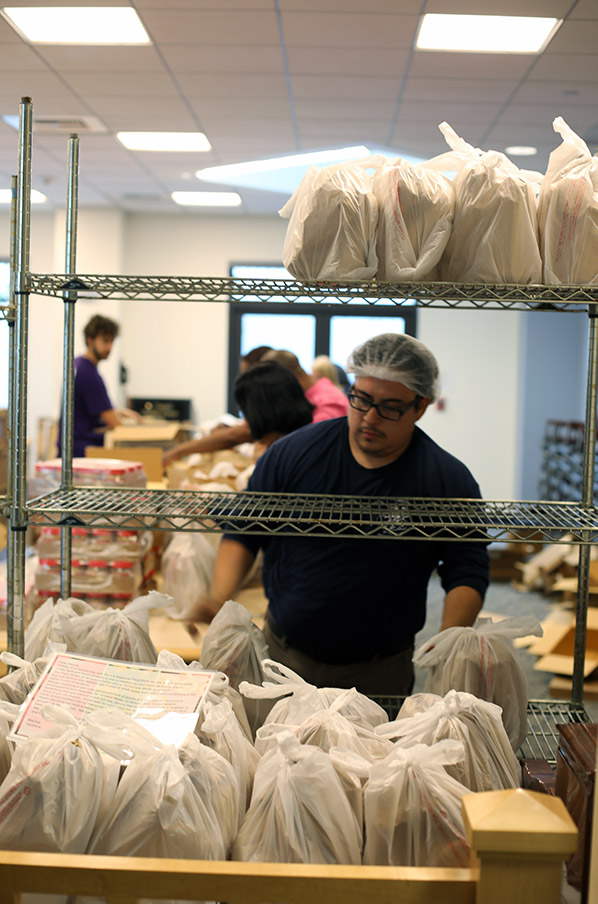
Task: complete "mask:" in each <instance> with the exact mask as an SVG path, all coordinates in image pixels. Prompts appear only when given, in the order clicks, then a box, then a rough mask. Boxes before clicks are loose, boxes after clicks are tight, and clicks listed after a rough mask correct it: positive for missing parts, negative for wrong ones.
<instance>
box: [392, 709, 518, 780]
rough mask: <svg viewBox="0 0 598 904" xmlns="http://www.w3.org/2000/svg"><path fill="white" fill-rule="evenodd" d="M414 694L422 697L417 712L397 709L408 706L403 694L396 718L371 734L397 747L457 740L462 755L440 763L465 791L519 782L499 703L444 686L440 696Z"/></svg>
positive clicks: (515, 761)
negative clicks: (446, 690)
mask: <svg viewBox="0 0 598 904" xmlns="http://www.w3.org/2000/svg"><path fill="white" fill-rule="evenodd" d="M414 696H415V698H418V697H421V698H423V700H422V701H421V703H422V707H421V709H420V710H419V712H417V713H416V714H415V715H412V716H408V715H407V716H403V715H402V713H403V708H404V707H405V704H407V706H406V711H407V712H408V711H410V709H412V708H413V707H410V706H409V698H407V700H406V701H405V703H404V704H403V707H402V708H401V711H400V712H399V715H398V717H397V719H396V721H394V722H389V723H388V725H381V726H379V727H378V728H377V729H376V734H378V735H380V737H384V738H393V739H396V744H397V745H398V746H399V747H412V746H413V745H414V744H427V745H428V746H432V744H436V743H437V742H438V741H442V740H446V739H451V740H454V741H461V743H462V744H463V748H464V751H465V758H464V759H463V760H461V761H459V762H458V763H454V764H452V765H447V766H446V767H445V768H446V771H447V772H448V773H449V775H452V776H453V778H455V779H456V780H457V781H458V782H461V784H462V785H465V787H466V788H469V790H470V791H500V790H503V789H506V788H518V787H519V786H520V784H521V778H520V769H519V763H518V761H517V758H516V757H515V754H514V753H513V750H512V748H511V744H510V741H509V738H508V737H507V733H506V731H505V729H504V726H503V723H502V717H501V716H502V713H501V709H500V707H499V706H496V705H495V704H494V703H488V701H487V700H479V699H478V698H477V697H474V696H473V694H468V693H465V691H449V692H448V693H447V694H445V696H444V697H438V696H436V694H415V695H414ZM416 706H417V703H416Z"/></svg>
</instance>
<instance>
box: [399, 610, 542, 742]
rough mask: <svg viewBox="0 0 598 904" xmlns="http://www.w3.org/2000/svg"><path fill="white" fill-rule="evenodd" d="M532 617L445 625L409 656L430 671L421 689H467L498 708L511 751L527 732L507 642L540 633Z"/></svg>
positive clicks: (523, 693) (516, 666)
mask: <svg viewBox="0 0 598 904" xmlns="http://www.w3.org/2000/svg"><path fill="white" fill-rule="evenodd" d="M542 633H543V632H542V626H541V625H540V622H539V621H538V619H537V618H536V616H535V615H524V616H521V617H519V618H505V619H502V620H501V621H497V622H493V621H492V620H491V619H489V618H479V619H478V620H477V622H476V624H475V625H474V626H473V627H472V628H459V627H457V628H447V629H446V630H445V631H441V632H440V633H439V634H436V635H435V636H434V637H431V638H430V640H428V641H427V642H426V643H424V644H423V646H421V647H420V649H419V650H417V652H416V653H415V655H414V657H413V662H414V663H415V665H418V666H421V667H422V668H427V669H429V672H428V676H427V679H426V685H425V690H426V691H427V692H429V693H432V694H438V695H439V696H441V697H444V695H445V694H446V693H447V692H448V691H450V690H457V691H467V693H469V694H473V695H474V696H476V697H479V698H480V699H481V700H489V701H490V702H491V703H496V704H497V705H498V706H500V707H501V709H502V719H503V723H504V726H505V729H506V732H507V735H508V736H509V741H510V742H511V746H512V748H513V750H518V748H519V747H520V745H521V744H522V743H523V740H524V739H525V737H526V735H527V680H526V677H525V672H524V670H523V667H522V665H521V663H520V662H519V661H518V659H517V655H516V652H515V649H514V647H513V643H512V640H513V638H515V637H525V636H527V635H528V634H534V635H535V636H536V637H541V636H542Z"/></svg>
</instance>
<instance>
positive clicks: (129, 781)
mask: <svg viewBox="0 0 598 904" xmlns="http://www.w3.org/2000/svg"><path fill="white" fill-rule="evenodd" d="M109 716H110V718H111V719H112V720H113V725H112V728H111V730H112V733H116V734H118V732H119V730H120V733H121V735H122V738H123V742H124V743H126V744H127V745H129V747H130V749H129V756H130V759H129V762H128V763H127V767H126V769H125V770H124V772H123V775H122V776H121V778H120V781H119V783H118V788H117V790H116V793H115V795H114V797H113V799H112V802H111V805H110V807H109V808H108V809H107V810H106V812H105V813H104V817H103V819H102V820H101V821H98V824H97V826H96V828H95V830H94V833H93V836H92V838H91V840H90V842H89V845H88V851H87V852H88V853H90V854H108V855H114V856H139V857H182V858H189V859H200V860H223V859H225V857H226V856H227V853H228V842H229V841H230V838H227V839H225V838H224V836H223V834H222V831H221V829H220V827H219V824H218V821H217V818H216V815H215V810H214V808H213V806H212V802H211V801H209V800H208V801H206V800H202V799H201V797H200V795H199V793H198V785H197V783H196V779H197V775H196V773H197V772H198V771H200V767H198V766H197V765H195V766H194V767H193V770H190V769H188V768H186V766H185V765H183V763H182V762H181V756H180V755H179V751H178V750H177V748H176V747H174V746H172V745H165V744H161V743H160V742H159V741H157V740H156V739H155V738H154V737H153V736H152V735H151V734H150V733H149V732H147V731H145V729H143V728H142V727H141V726H140V725H138V724H137V723H135V722H134V721H133V720H132V719H129V718H128V716H125V714H124V713H118V712H116V711H114V712H112V713H109ZM184 746H185V749H186V753H185V754H183V755H182V759H183V760H184V761H186V762H187V764H188V761H189V757H192V758H193V759H195V760H197V757H199V756H201V753H202V750H201V745H200V743H199V740H198V739H197V738H195V736H194V735H191V736H189V737H188V738H187V739H186V741H185V745H184ZM204 750H205V751H206V752H207V753H208V754H211V755H212V757H213V755H214V752H213V751H209V748H204ZM206 762H208V758H206ZM220 766H221V769H224V771H225V772H226V771H227V770H226V768H225V767H227V766H228V764H227V763H226V761H224V760H223V763H222V764H220ZM191 771H193V772H194V778H192V777H191ZM231 772H232V770H231ZM232 781H233V783H234V784H235V786H236V783H235V782H234V777H233V779H232ZM235 803H237V801H236V799H235ZM235 816H236V811H235Z"/></svg>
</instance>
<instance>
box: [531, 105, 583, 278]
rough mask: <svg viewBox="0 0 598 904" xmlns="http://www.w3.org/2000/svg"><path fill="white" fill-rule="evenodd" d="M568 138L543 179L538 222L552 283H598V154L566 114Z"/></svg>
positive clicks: (561, 123)
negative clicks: (575, 130)
mask: <svg viewBox="0 0 598 904" xmlns="http://www.w3.org/2000/svg"><path fill="white" fill-rule="evenodd" d="M552 127H553V129H554V130H555V132H558V133H559V135H560V136H561V138H562V139H563V140H562V143H561V145H560V146H559V147H558V148H556V149H555V150H554V151H553V152H552V153H551V155H550V158H549V161H548V168H547V170H546V175H545V176H544V178H543V180H542V184H541V185H540V197H539V199H538V222H539V227H540V247H541V250H542V258H543V263H544V282H545V283H546V284H547V285H558V284H559V283H563V284H565V285H575V284H578V283H579V284H582V285H596V283H598V158H597V157H596V156H594V155H593V154H592V153H591V151H590V149H589V147H588V146H587V144H586V143H585V141H584V140H583V139H582V138H580V137H579V135H576V134H575V132H574V131H573V129H571V128H569V126H568V125H567V123H566V122H565V120H564V119H563V117H562V116H557V118H556V119H555V120H554V122H553V123H552Z"/></svg>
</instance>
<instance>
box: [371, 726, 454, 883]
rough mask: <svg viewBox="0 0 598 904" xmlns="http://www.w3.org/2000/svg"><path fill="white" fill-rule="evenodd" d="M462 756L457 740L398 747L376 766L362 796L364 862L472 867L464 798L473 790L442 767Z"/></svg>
mask: <svg viewBox="0 0 598 904" xmlns="http://www.w3.org/2000/svg"><path fill="white" fill-rule="evenodd" d="M462 758H463V745H462V744H460V743H459V742H458V741H439V742H438V743H437V744H434V746H433V747H427V746H426V745H425V744H416V745H415V746H413V747H408V748H402V747H397V746H395V747H394V749H393V751H392V753H390V754H389V756H388V757H387V758H386V759H385V760H381V761H379V762H377V763H374V765H373V766H372V767H371V769H370V777H369V779H368V781H367V784H366V786H365V788H364V792H363V796H364V823H365V848H364V852H363V862H364V863H365V864H368V865H371V866H375V865H378V866H444V867H467V866H469V863H470V848H469V844H468V842H467V839H466V836H465V827H464V825H463V818H462V816H461V798H462V797H463V795H464V794H469V793H470V792H469V790H468V789H467V788H465V786H464V785H461V784H460V783H459V782H457V781H455V779H454V778H452V777H451V776H450V775H449V774H448V772H447V771H446V769H445V768H444V767H445V766H446V765H449V764H452V763H456V762H458V761H459V759H462Z"/></svg>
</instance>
